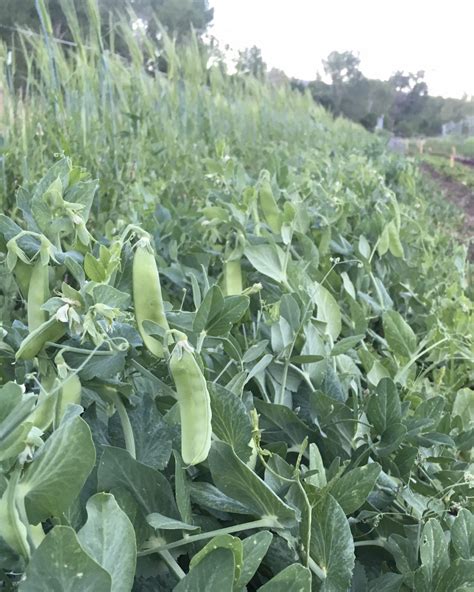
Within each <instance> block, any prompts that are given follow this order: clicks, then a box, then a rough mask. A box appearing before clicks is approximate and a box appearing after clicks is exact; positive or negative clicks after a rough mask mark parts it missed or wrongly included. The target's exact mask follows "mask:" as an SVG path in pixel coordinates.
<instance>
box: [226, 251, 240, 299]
mask: <svg viewBox="0 0 474 592" xmlns="http://www.w3.org/2000/svg"><path fill="white" fill-rule="evenodd" d="M242 289H243V288H242V268H241V265H240V259H234V260H233V261H226V262H225V263H224V293H225V295H226V296H235V295H238V294H242Z"/></svg>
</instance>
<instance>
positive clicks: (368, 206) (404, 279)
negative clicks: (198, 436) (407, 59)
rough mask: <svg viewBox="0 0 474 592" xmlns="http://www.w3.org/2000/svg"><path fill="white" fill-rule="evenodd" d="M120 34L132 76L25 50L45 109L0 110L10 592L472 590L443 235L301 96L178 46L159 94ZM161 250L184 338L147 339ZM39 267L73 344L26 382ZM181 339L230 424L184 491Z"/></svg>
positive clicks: (466, 443)
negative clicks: (140, 263) (175, 353)
mask: <svg viewBox="0 0 474 592" xmlns="http://www.w3.org/2000/svg"><path fill="white" fill-rule="evenodd" d="M122 34H123V39H125V40H126V42H127V43H128V44H129V45H128V47H129V49H130V55H131V56H132V58H131V62H127V61H126V60H124V59H123V58H122V57H119V56H117V55H115V54H114V53H111V52H109V51H102V49H101V46H100V44H99V42H98V40H97V37H96V38H95V40H94V38H93V37H90V38H89V37H88V38H87V39H84V40H83V47H82V49H81V47H79V48H77V50H74V52H69V53H68V52H65V51H64V48H61V47H59V46H57V45H54V44H51V45H48V44H46V42H45V40H44V39H39V40H38V39H36V40H34V41H31V40H30V41H28V42H27V40H26V38H25V43H26V47H25V50H26V54H25V55H26V56H27V57H28V59H29V60H30V63H31V64H34V68H32V70H31V74H30V86H29V87H28V89H27V92H26V95H25V96H24V97H23V98H20V97H19V96H17V95H15V94H14V93H13V91H11V92H10V91H8V88H7V91H6V93H5V107H6V110H5V114H4V117H5V124H6V125H5V128H4V132H3V133H4V140H5V141H4V152H3V154H2V158H3V160H2V165H3V168H2V171H3V177H2V180H3V185H2V187H3V189H2V191H3V194H2V199H3V204H4V210H5V214H3V215H2V216H0V250H1V253H2V259H1V275H2V288H1V289H2V326H1V333H0V339H1V341H0V385H1V387H0V389H1V390H0V451H1V454H0V469H1V472H0V573H1V578H2V579H3V581H4V582H5V587H6V589H8V587H10V589H11V588H15V587H16V588H18V589H19V590H27V591H28V590H44V589H48V590H49V589H51V590H55V589H58V590H59V589H61V590H63V589H64V590H71V591H73V590H81V591H82V590H104V591H105V592H106V591H107V590H114V591H115V590H117V591H122V590H123V591H124V592H125V590H133V591H134V592H135V591H136V592H142V591H143V592H147V591H148V590H164V591H172V590H176V591H178V592H179V591H182V590H196V591H201V590H216V592H217V591H218V592H223V591H225V590H229V592H230V591H232V592H234V591H236V592H242V591H243V590H244V589H245V588H246V589H247V590H249V592H251V591H256V590H259V589H261V590H269V591H271V590H280V589H281V590H305V591H308V592H309V591H310V590H327V591H329V590H330V591H331V592H346V591H347V590H348V589H349V588H352V589H354V590H384V589H385V590H397V589H402V587H403V589H404V590H414V591H415V590H416V591H418V590H427V591H428V590H435V591H438V592H441V591H442V590H450V589H452V590H457V589H459V590H462V589H469V587H472V585H473V579H474V576H473V558H472V543H471V539H472V536H471V534H472V511H471V508H472V461H473V457H472V448H473V425H472V413H471V410H470V401H471V400H472V390H471V387H472V378H473V376H472V336H471V331H470V329H469V327H470V326H472V314H473V307H472V283H471V282H470V277H469V274H470V272H471V270H470V267H469V264H468V262H467V261H466V249H465V248H463V247H462V246H460V245H458V244H456V243H455V242H453V240H452V232H451V231H452V226H450V224H449V221H450V218H451V217H452V216H451V210H450V209H449V208H448V207H447V206H446V204H445V203H444V202H443V200H442V199H441V198H440V196H437V195H433V192H432V190H431V189H430V188H426V187H425V185H424V181H423V178H422V177H421V175H420V173H419V171H418V169H417V168H416V163H414V162H413V161H411V160H409V159H405V158H402V157H400V156H398V155H394V154H388V153H387V152H386V151H385V146H384V142H382V141H381V140H379V139H378V138H377V137H374V136H371V135H369V134H367V133H366V132H364V130H363V129H361V128H360V127H359V126H356V125H354V124H352V123H350V122H348V121H346V120H342V119H339V120H336V121H334V120H333V119H332V118H331V117H330V116H329V115H328V114H327V113H326V112H324V111H323V110H322V109H320V108H319V107H317V106H315V105H314V103H313V101H312V99H311V97H310V96H309V95H301V94H300V93H294V92H292V91H290V90H289V89H288V88H286V87H279V88H276V87H274V86H267V85H265V84H264V83H262V82H261V81H258V80H255V79H254V78H252V77H250V76H234V77H226V76H223V75H222V71H221V70H220V69H219V68H215V67H213V66H212V65H208V58H209V54H208V53H207V50H206V49H205V48H203V47H201V46H200V45H199V44H198V43H197V42H196V41H194V42H191V43H190V44H189V45H184V46H182V47H180V48H178V49H175V48H174V46H173V44H172V42H171V41H170V40H169V39H168V37H166V35H165V36H164V44H165V47H166V59H167V63H168V65H169V69H168V74H167V76H163V75H161V74H157V73H155V74H154V75H151V74H150V73H149V72H148V71H147V69H146V68H147V66H146V65H145V66H144V65H143V64H147V59H148V58H150V59H151V58H152V51H151V48H149V47H148V46H147V45H146V44H145V45H144V46H143V47H142V46H140V45H139V44H137V43H136V38H135V37H134V35H133V34H132V32H131V31H130V29H127V28H126V27H125V26H124V28H123V31H122ZM86 46H87V47H86ZM51 66H54V68H53V69H52V68H51ZM52 71H54V72H55V73H56V74H55V75H54V76H53V75H52ZM64 154H66V155H67V156H64ZM70 157H72V158H73V160H72V159H71V158H70ZM73 162H74V164H73ZM79 163H80V164H86V165H87V167H88V168H89V169H90V171H89V173H91V174H92V178H91V176H90V174H89V173H88V172H86V170H85V169H83V168H80V167H79V166H78V164H79ZM95 178H97V179H98V181H97V182H96V181H93V179H95ZM17 185H20V186H21V187H19V188H18V189H17V191H16V192H15V191H14V188H15V187H16V186H17ZM263 186H265V191H266V197H267V199H264V200H263V204H262V199H261V189H262V187H263ZM15 193H16V199H15V200H14V198H13V195H14V194H15ZM270 195H271V196H272V199H271V200H270V199H268V197H269V196H270ZM268 206H270V207H268ZM143 239H146V240H145V242H146V243H147V244H152V245H154V249H153V254H154V256H155V259H156V263H157V266H158V268H159V279H158V277H157V274H154V275H153V277H151V276H150V278H149V282H152V281H153V282H155V283H156V282H161V290H162V298H163V314H164V316H165V317H166V323H157V322H154V321H153V320H149V319H144V320H143V323H142V332H140V331H139V330H138V326H137V314H136V311H135V309H134V302H136V299H134V298H132V296H133V294H132V292H133V291H135V292H136V291H137V290H138V289H139V288H140V287H139V286H136V285H135V286H134V285H133V283H134V282H133V277H132V276H133V261H134V252H135V250H136V248H137V245H142V244H143ZM150 252H151V251H150ZM38 261H40V262H41V263H42V264H44V265H45V266H47V269H48V275H49V290H50V293H49V294H47V295H46V301H45V302H44V304H43V305H42V310H43V311H44V312H45V317H46V323H50V322H51V323H57V324H59V325H60V327H61V332H60V333H58V332H54V333H51V334H49V333H48V338H47V339H41V340H40V341H38V340H36V337H37V335H35V336H34V338H35V340H36V341H35V343H34V345H35V347H34V348H32V349H30V353H31V355H28V356H18V355H16V354H17V352H18V351H22V350H23V351H24V349H25V345H24V344H25V340H27V341H26V343H27V344H28V343H30V344H31V339H32V338H31V334H32V333H30V331H29V329H28V307H29V306H30V302H35V306H36V303H37V300H35V299H33V298H32V299H30V298H28V299H25V292H29V291H30V290H33V289H34V286H33V285H32V284H31V282H30V281H29V280H30V279H31V273H32V271H33V268H34V267H35V265H36V263H37V262H38ZM228 261H233V262H234V261H235V262H238V263H240V269H239V272H240V279H239V284H240V287H239V292H240V293H237V294H235V293H234V294H230V295H229V294H228V293H227V291H226V290H223V289H222V287H221V286H222V285H223V283H224V284H226V285H227V283H226V282H225V281H224V266H225V264H226V262H228ZM149 282H148V283H147V281H146V279H145V280H144V281H143V282H142V284H143V286H142V289H143V294H144V295H146V294H147V291H149V290H150V285H149ZM43 287H44V286H43ZM155 288H156V285H155ZM160 306H161V305H160ZM138 316H140V315H138ZM168 326H169V330H167V329H166V327H168ZM40 327H41V326H40ZM183 334H184V335H183ZM143 335H145V336H146V335H149V336H152V337H153V339H154V340H156V341H157V342H159V343H160V345H161V348H160V357H158V356H156V355H154V354H153V352H151V351H150V350H149V349H148V348H147V347H145V346H144V341H143ZM184 336H186V337H187V340H188V342H187V343H188V351H192V352H193V359H194V363H195V368H196V369H197V370H198V371H199V375H200V376H201V374H202V377H201V378H202V380H200V386H202V384H203V383H204V381H206V382H207V389H208V391H209V399H210V406H211V412H212V417H211V428H212V439H211V448H210V451H209V454H208V456H207V455H206V456H207V457H206V458H205V459H203V461H202V462H199V463H197V464H196V465H193V466H187V465H186V464H185V462H183V457H182V456H183V455H182V454H181V453H182V448H181V446H182V444H181V442H182V438H181V432H182V430H183V429H186V428H185V426H186V425H189V422H188V420H189V419H190V417H188V416H186V422H184V421H182V418H181V417H180V407H179V404H178V403H177V401H176V392H175V388H177V386H176V384H175V383H174V381H173V380H172V376H171V373H170V367H169V364H170V354H171V351H172V350H173V347H175V344H174V343H173V342H175V341H181V342H183V341H184ZM22 344H23V346H22ZM20 348H22V349H20ZM161 351H162V355H161ZM72 377H74V379H75V383H76V387H77V381H79V382H80V389H78V390H77V389H76V391H75V392H74V393H73V395H74V396H72V395H70V393H68V388H69V387H70V386H71V381H72ZM72 382H74V381H72ZM78 393H80V399H79V398H78V396H77V395H78ZM188 395H189V400H190V401H191V402H195V403H196V404H198V401H193V398H192V395H193V393H188ZM68 401H70V402H69V403H68V404H67V402H68ZM79 403H80V404H79ZM206 404H207V398H206ZM191 419H192V417H191ZM192 427H193V428H194V427H195V426H192Z"/></svg>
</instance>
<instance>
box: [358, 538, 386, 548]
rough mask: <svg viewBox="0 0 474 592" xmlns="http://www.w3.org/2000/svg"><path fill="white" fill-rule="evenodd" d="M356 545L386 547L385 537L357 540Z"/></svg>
mask: <svg viewBox="0 0 474 592" xmlns="http://www.w3.org/2000/svg"><path fill="white" fill-rule="evenodd" d="M354 547H382V549H385V548H386V547H385V539H371V540H370V541H355V542H354Z"/></svg>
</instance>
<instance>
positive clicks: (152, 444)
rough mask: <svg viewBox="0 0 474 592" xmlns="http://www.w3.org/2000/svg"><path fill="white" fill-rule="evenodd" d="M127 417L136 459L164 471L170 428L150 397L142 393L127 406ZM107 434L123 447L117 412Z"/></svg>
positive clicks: (169, 443) (167, 457)
mask: <svg viewBox="0 0 474 592" xmlns="http://www.w3.org/2000/svg"><path fill="white" fill-rule="evenodd" d="M127 414H128V417H129V419H130V423H131V425H132V430H133V436H134V440H135V450H136V459H137V460H138V461H139V462H141V463H143V464H144V465H148V466H149V467H152V468H154V469H158V470H163V469H164V468H165V467H166V466H167V464H168V461H169V459H170V456H171V444H172V440H173V428H172V427H171V426H170V425H169V424H167V423H166V422H165V421H164V419H163V417H162V415H161V414H160V412H159V411H158V408H157V406H156V403H155V401H154V400H153V398H152V396H151V395H149V394H148V393H143V394H142V395H140V398H139V400H138V402H137V404H136V405H135V406H134V407H132V406H127ZM109 432H111V433H112V434H113V436H114V439H113V443H114V444H116V445H117V447H124V445H125V441H124V438H123V429H122V425H121V423H120V420H119V417H118V413H116V414H115V415H114V416H113V418H112V420H111V421H110V422H109Z"/></svg>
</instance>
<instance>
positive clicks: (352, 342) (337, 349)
mask: <svg viewBox="0 0 474 592" xmlns="http://www.w3.org/2000/svg"><path fill="white" fill-rule="evenodd" d="M362 339H364V335H351V336H350V337H344V338H343V339H341V340H339V341H338V342H337V343H336V345H335V346H334V347H333V348H332V350H331V356H339V355H340V354H344V353H346V352H347V351H349V350H350V349H352V348H353V347H355V346H356V345H357V344H358V343H359V341H362Z"/></svg>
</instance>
